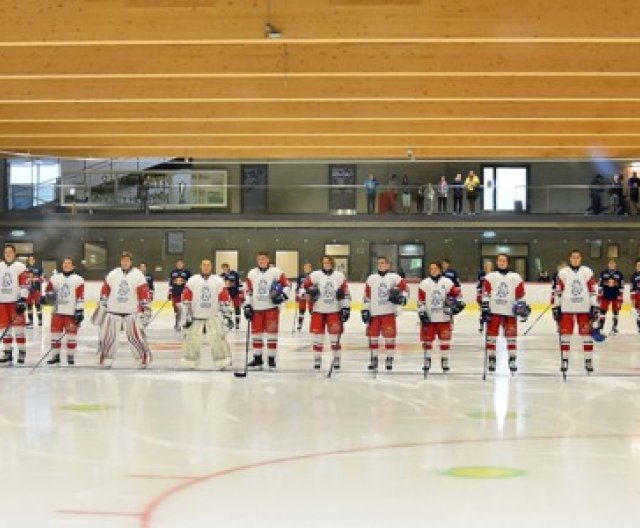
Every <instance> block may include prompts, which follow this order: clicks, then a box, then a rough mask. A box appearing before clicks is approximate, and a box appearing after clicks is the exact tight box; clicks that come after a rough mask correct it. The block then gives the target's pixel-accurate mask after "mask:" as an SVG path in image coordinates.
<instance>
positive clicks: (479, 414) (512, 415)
mask: <svg viewBox="0 0 640 528" xmlns="http://www.w3.org/2000/svg"><path fill="white" fill-rule="evenodd" d="M467 416H468V417H469V418H474V419H476V420H497V419H498V415H497V414H496V413H495V412H493V411H472V412H468V413H467ZM517 417H518V414H517V413H516V412H515V411H509V412H508V413H506V414H505V415H504V418H505V420H515V419H516V418H517Z"/></svg>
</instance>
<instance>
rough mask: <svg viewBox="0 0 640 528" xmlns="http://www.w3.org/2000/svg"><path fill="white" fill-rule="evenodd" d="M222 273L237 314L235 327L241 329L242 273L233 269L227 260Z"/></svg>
mask: <svg viewBox="0 0 640 528" xmlns="http://www.w3.org/2000/svg"><path fill="white" fill-rule="evenodd" d="M221 268H222V273H221V274H220V276H221V277H222V280H223V281H224V285H225V287H226V288H227V293H228V294H229V297H230V298H231V302H232V304H233V311H234V315H235V329H236V330H240V307H241V306H242V301H243V295H242V283H241V282H240V275H239V274H238V272H237V271H235V270H232V269H231V267H230V266H229V264H227V263H226V262H225V263H224V264H223V265H222V266H221Z"/></svg>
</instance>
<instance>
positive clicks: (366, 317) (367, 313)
mask: <svg viewBox="0 0 640 528" xmlns="http://www.w3.org/2000/svg"><path fill="white" fill-rule="evenodd" d="M360 317H362V322H363V323H364V324H369V322H370V321H371V312H370V311H369V310H362V311H361V312H360Z"/></svg>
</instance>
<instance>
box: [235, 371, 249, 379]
mask: <svg viewBox="0 0 640 528" xmlns="http://www.w3.org/2000/svg"><path fill="white" fill-rule="evenodd" d="M233 375H234V376H235V377H236V378H246V377H247V373H246V372H234V373H233Z"/></svg>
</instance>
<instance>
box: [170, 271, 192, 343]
mask: <svg viewBox="0 0 640 528" xmlns="http://www.w3.org/2000/svg"><path fill="white" fill-rule="evenodd" d="M190 277H191V272H190V271H189V270H188V269H186V268H185V267H184V260H182V259H179V260H177V261H176V267H175V268H174V269H172V270H171V273H170V274H169V293H168V297H167V298H168V299H169V300H170V301H171V305H172V306H173V313H174V314H175V318H176V322H175V325H174V330H175V331H176V332H179V331H180V330H181V328H180V320H181V317H182V316H181V313H180V310H181V308H182V307H181V305H180V300H181V299H182V290H183V289H184V285H185V284H186V283H187V281H188V280H189V278H190Z"/></svg>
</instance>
